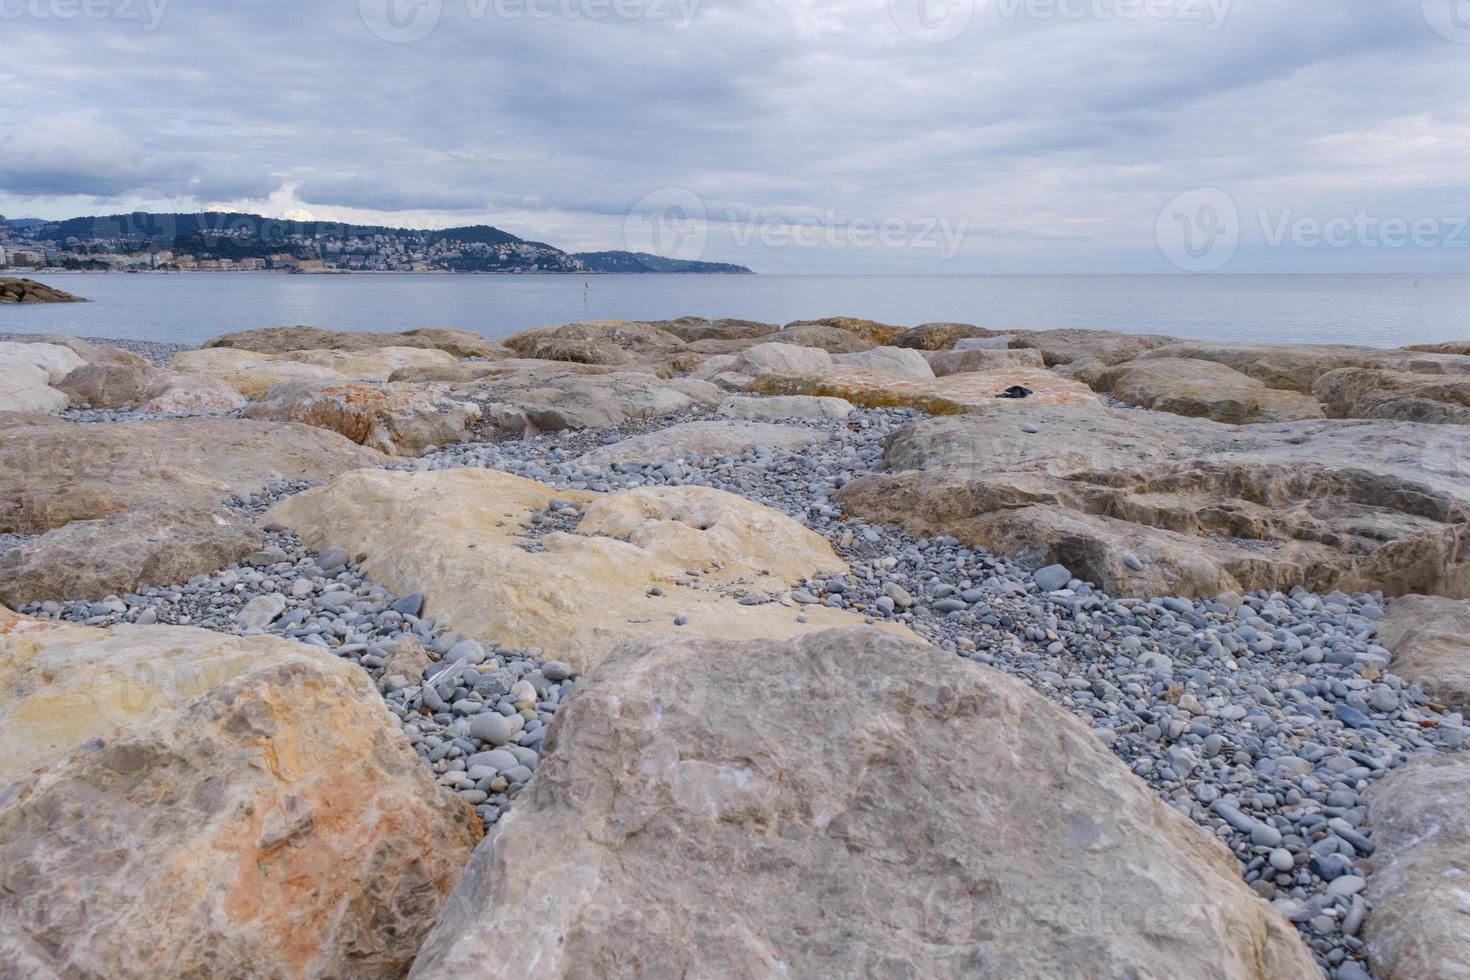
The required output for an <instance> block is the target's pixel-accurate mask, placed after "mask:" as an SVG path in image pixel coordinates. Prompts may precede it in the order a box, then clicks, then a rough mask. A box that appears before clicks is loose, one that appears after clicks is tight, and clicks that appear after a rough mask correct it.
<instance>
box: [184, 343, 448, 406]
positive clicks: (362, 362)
mask: <svg viewBox="0 0 1470 980" xmlns="http://www.w3.org/2000/svg"><path fill="white" fill-rule="evenodd" d="M454 360H455V359H454V356H453V355H452V354H449V353H447V352H445V351H442V350H438V349H432V348H419V347H377V348H371V349H368V350H360V351H338V350H306V351H286V352H284V353H280V354H261V353H258V352H255V351H249V350H241V349H239V348H233V347H210V348H205V349H202V350H188V351H182V352H180V353H178V354H175V355H174V356H173V358H172V359H171V360H170V361H169V367H170V368H172V369H173V370H175V371H183V372H189V373H194V374H208V375H213V376H214V377H216V378H219V379H220V380H221V381H224V382H225V383H226V384H228V385H230V387H232V388H234V389H235V390H236V391H238V392H239V393H240V394H242V395H244V396H245V397H247V398H263V397H265V395H266V393H267V392H268V391H270V389H271V388H272V387H274V386H275V385H278V384H283V383H285V382H288V381H387V380H388V378H389V377H390V376H391V375H392V374H393V373H394V372H395V371H400V370H403V369H404V368H421V367H434V366H438V365H445V364H453V363H454Z"/></svg>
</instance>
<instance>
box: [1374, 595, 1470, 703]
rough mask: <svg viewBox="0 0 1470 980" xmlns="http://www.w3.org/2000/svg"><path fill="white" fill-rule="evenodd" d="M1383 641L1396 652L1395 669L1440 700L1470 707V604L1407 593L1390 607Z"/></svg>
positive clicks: (1380, 637) (1381, 627)
mask: <svg viewBox="0 0 1470 980" xmlns="http://www.w3.org/2000/svg"><path fill="white" fill-rule="evenodd" d="M1378 642H1379V643H1380V644H1381V645H1382V646H1383V647H1384V648H1386V649H1387V650H1388V651H1389V652H1390V653H1392V654H1393V670H1394V673H1396V674H1398V675H1399V676H1400V677H1402V678H1403V679H1404V680H1406V681H1408V682H1409V683H1411V684H1418V685H1419V686H1420V687H1421V688H1423V689H1424V693H1425V694H1428V695H1429V696H1430V697H1431V698H1433V699H1434V700H1436V701H1438V702H1440V703H1442V704H1447V705H1450V706H1451V707H1455V708H1459V709H1461V710H1466V709H1470V602H1466V601H1465V600H1464V599H1447V598H1445V597H1443V596H1427V595H1406V596H1400V597H1399V598H1397V599H1395V600H1393V601H1392V602H1390V603H1389V604H1388V612H1387V613H1386V614H1385V615H1384V617H1383V618H1382V619H1380V620H1379V621H1378Z"/></svg>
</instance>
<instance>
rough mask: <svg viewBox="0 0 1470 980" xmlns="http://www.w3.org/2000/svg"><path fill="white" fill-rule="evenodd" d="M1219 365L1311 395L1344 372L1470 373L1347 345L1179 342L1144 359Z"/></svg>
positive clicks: (1422, 358)
mask: <svg viewBox="0 0 1470 980" xmlns="http://www.w3.org/2000/svg"><path fill="white" fill-rule="evenodd" d="M1138 356H1139V359H1141V360H1147V359H1150V358H1155V357H1185V358H1192V359H1195V360H1203V361H1215V362H1216V363H1219V364H1223V365H1225V366H1226V367H1229V368H1233V369H1234V370H1236V371H1239V372H1240V373H1241V374H1247V375H1250V376H1251V377H1252V378H1256V379H1257V380H1259V381H1263V382H1265V383H1266V384H1267V385H1268V386H1270V387H1272V388H1280V389H1283V390H1285V391H1298V392H1301V393H1302V394H1311V393H1312V386H1313V385H1314V384H1315V383H1316V381H1317V379H1318V378H1320V377H1322V375H1324V374H1326V373H1327V372H1328V371H1336V370H1337V369H1339V368H1349V367H1356V368H1378V369H1380V370H1385V371H1407V372H1409V373H1411V374H1470V357H1464V356H1461V355H1457V354H1436V353H1418V352H1413V351H1392V350H1380V349H1378V348H1376V347H1353V346H1349V345H1347V344H1251V343H1215V342H1210V341H1192V340H1191V341H1176V342H1174V343H1171V344H1166V345H1163V346H1159V347H1154V348H1152V349H1150V350H1148V351H1146V352H1142V353H1140V354H1139V355H1138Z"/></svg>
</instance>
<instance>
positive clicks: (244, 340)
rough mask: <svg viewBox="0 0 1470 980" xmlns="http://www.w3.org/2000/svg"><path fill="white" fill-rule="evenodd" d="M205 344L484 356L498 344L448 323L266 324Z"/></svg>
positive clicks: (276, 349)
mask: <svg viewBox="0 0 1470 980" xmlns="http://www.w3.org/2000/svg"><path fill="white" fill-rule="evenodd" d="M203 346H205V347H235V348H238V349H240V350H250V351H256V352H257V353H260V354H280V353H283V352H285V351H294V350H347V351H365V350H374V349H376V348H379V347H423V348H432V349H435V350H442V351H445V352H446V353H449V354H452V355H453V356H455V357H484V356H487V355H489V354H491V353H493V352H494V351H495V349H496V347H497V345H496V344H495V343H493V342H491V341H489V340H486V339H485V338H484V337H483V336H481V335H480V334H477V333H474V332H472V331H469V330H454V329H450V328H448V327H422V328H420V329H417V330H401V331H398V332H394V333H373V332H371V331H366V330H323V329H321V328H320V327H265V328H263V329H259V330H240V331H237V332H235V333H227V334H224V335H223V336H220V337H215V338H214V339H213V340H207V341H205V342H204V344H203Z"/></svg>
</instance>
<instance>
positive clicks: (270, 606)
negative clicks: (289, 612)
mask: <svg viewBox="0 0 1470 980" xmlns="http://www.w3.org/2000/svg"><path fill="white" fill-rule="evenodd" d="M285 611H286V597H285V596H283V595H279V594H277V593H271V594H270V595H258V596H256V597H255V598H254V599H251V600H250V601H249V602H247V603H245V608H243V609H241V610H240V611H239V612H238V613H236V614H235V622H236V624H238V625H239V627H240V628H241V629H242V630H263V629H265V628H266V627H267V626H269V625H270V624H271V623H273V622H275V620H276V617H278V616H280V615H281V613H283V612H285Z"/></svg>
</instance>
